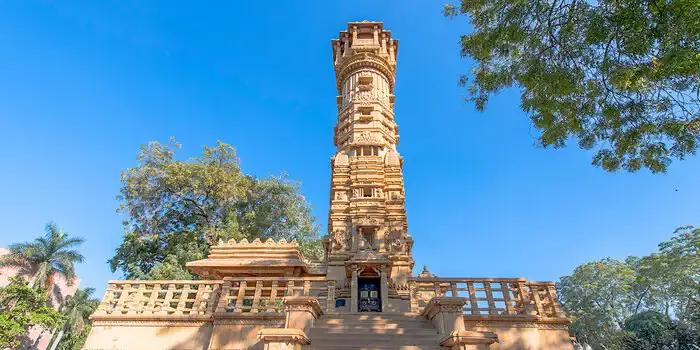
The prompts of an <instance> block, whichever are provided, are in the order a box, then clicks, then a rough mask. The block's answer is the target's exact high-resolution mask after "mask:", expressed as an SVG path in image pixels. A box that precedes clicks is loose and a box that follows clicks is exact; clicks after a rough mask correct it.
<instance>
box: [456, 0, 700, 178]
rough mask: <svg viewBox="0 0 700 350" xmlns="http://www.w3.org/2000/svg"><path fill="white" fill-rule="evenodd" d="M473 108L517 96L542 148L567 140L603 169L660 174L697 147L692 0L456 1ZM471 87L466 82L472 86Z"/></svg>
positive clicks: (699, 54)
mask: <svg viewBox="0 0 700 350" xmlns="http://www.w3.org/2000/svg"><path fill="white" fill-rule="evenodd" d="M444 12H445V15H446V16H451V17H454V16H458V15H466V16H467V17H468V18H469V19H470V21H471V24H472V26H473V30H472V31H471V33H470V34H467V35H464V36H462V38H461V43H460V47H461V53H462V56H469V57H471V58H472V59H473V60H474V61H475V67H474V68H473V69H472V73H473V74H472V75H473V78H470V77H467V76H463V77H462V78H461V79H460V83H461V84H463V85H466V84H469V88H468V97H467V99H468V100H469V101H472V102H474V103H475V105H476V108H477V109H478V110H483V109H484V108H485V106H486V104H487V102H488V99H489V97H490V96H491V95H493V94H496V93H498V92H500V91H501V90H503V89H506V88H509V87H513V86H515V87H518V88H520V89H521V92H522V93H521V107H522V108H523V110H524V111H525V112H527V113H528V114H529V115H530V118H531V120H532V123H533V125H534V126H535V127H536V128H537V129H538V130H539V131H540V132H541V135H540V137H539V139H538V140H537V143H538V144H539V145H541V146H544V147H548V146H552V147H555V148H558V147H563V146H564V145H565V143H566V141H567V140H569V139H570V138H573V139H576V140H577V141H578V144H579V146H580V147H581V148H583V149H593V148H595V149H596V151H597V153H596V154H595V156H594V158H593V164H595V165H597V166H602V167H603V168H604V169H606V170H608V171H616V170H618V169H620V168H624V169H626V170H628V171H636V170H638V169H640V168H642V167H644V168H648V169H650V170H651V171H652V172H663V171H665V170H666V169H667V167H668V165H669V163H670V162H671V160H672V159H674V158H676V159H683V158H684V157H685V156H686V155H688V154H694V153H695V152H696V150H697V148H698V144H699V141H700V6H698V1H697V0H598V1H585V0H546V1H542V0H461V1H460V2H459V4H458V5H446V6H445V9H444ZM470 79H471V81H470V82H469V80H470Z"/></svg>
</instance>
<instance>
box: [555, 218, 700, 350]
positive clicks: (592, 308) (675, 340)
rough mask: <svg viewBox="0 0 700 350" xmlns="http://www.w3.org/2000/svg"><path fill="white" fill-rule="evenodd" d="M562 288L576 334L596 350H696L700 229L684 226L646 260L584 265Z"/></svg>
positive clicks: (699, 328) (698, 341)
mask: <svg viewBox="0 0 700 350" xmlns="http://www.w3.org/2000/svg"><path fill="white" fill-rule="evenodd" d="M557 287H558V289H559V296H560V300H561V302H562V305H563V308H564V311H566V312H567V313H568V315H569V317H570V318H571V320H572V324H571V331H572V333H574V335H576V337H577V338H578V339H579V340H581V341H582V342H584V343H586V344H588V345H591V346H593V347H594V348H595V349H603V347H602V346H605V347H606V348H607V349H660V348H663V347H662V346H666V347H667V348H669V349H691V347H690V345H689V344H700V338H699V337H698V336H700V333H699V331H700V317H698V315H700V313H698V310H700V229H696V228H693V227H690V226H687V227H681V228H679V229H677V230H676V231H675V236H673V237H672V238H671V240H669V241H666V242H662V243H661V244H659V251H658V252H655V253H652V254H650V255H647V256H644V257H641V258H640V257H629V258H627V259H626V260H625V261H624V262H623V261H617V260H614V259H610V258H606V259H603V260H601V261H598V262H592V263H587V264H584V265H581V266H579V267H577V268H576V269H575V270H574V273H573V274H572V275H571V276H564V277H562V278H561V280H560V283H559V284H558V286H557ZM659 344H662V345H659Z"/></svg>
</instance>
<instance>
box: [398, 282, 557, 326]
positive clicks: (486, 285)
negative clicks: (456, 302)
mask: <svg viewBox="0 0 700 350" xmlns="http://www.w3.org/2000/svg"><path fill="white" fill-rule="evenodd" d="M409 289H410V296H411V311H413V312H420V311H421V310H422V309H423V308H424V307H425V305H427V303H428V302H429V301H430V299H432V298H433V297H445V296H447V297H464V298H466V299H467V302H466V304H465V305H464V309H463V312H464V315H465V316H480V317H484V315H488V316H515V315H531V316H539V317H540V318H557V317H565V316H564V313H563V311H562V310H561V305H560V304H559V302H558V301H557V296H556V289H555V287H554V283H553V282H528V281H526V280H525V279H522V278H414V279H411V280H409Z"/></svg>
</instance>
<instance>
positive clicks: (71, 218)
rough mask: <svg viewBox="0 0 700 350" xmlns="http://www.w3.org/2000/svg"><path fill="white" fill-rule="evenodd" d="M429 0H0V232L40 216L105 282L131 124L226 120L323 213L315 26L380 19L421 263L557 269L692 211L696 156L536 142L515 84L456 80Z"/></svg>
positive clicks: (265, 164)
mask: <svg viewBox="0 0 700 350" xmlns="http://www.w3.org/2000/svg"><path fill="white" fill-rule="evenodd" d="M442 4H443V2H442V1H395V2H388V1H381V2H379V1H351V2H349V1H339V2H332V1H304V2H302V1H287V2H276V1H273V2H269V1H267V2H262V1H256V2H254V1H250V2H248V5H246V4H244V2H242V1H241V2H238V1H221V2H213V1H212V2H187V3H185V2H177V1H160V2H158V1H111V2H107V1H99V2H95V1H55V2H48V1H36V2H35V1H29V0H27V1H6V2H2V3H1V4H0V156H1V159H2V163H0V164H1V165H0V222H1V223H2V227H1V228H0V246H7V245H8V244H10V243H12V242H18V241H25V240H31V239H33V238H34V237H36V236H38V235H40V234H42V232H43V227H44V225H45V224H46V222H48V221H50V220H53V221H55V222H56V223H57V224H58V225H59V226H60V227H61V228H63V229H65V230H66V231H68V232H70V233H71V234H73V235H77V236H82V237H85V238H86V239H87V242H86V243H85V245H84V246H83V248H82V251H83V253H84V254H85V256H86V257H87V262H86V263H85V264H81V265H80V266H79V267H78V273H79V274H80V276H81V277H82V278H83V282H82V286H92V287H95V288H96V289H97V291H98V294H101V293H102V292H103V291H104V288H105V286H106V281H107V280H108V279H110V278H115V277H119V276H118V275H114V274H112V273H111V272H110V271H109V268H108V266H107V264H106V262H105V261H106V260H107V259H108V258H109V257H111V256H112V253H113V251H114V249H115V248H116V247H117V246H118V244H119V242H120V241H121V236H122V234H123V232H122V227H121V223H120V222H121V220H122V219H121V218H120V217H119V216H118V215H117V214H116V213H115V209H116V208H117V202H116V200H115V196H116V195H117V194H118V191H119V186H120V182H119V179H120V173H121V171H122V170H124V169H126V168H127V167H131V166H134V165H135V164H136V159H135V157H136V153H137V151H138V147H139V145H141V144H144V143H147V142H148V141H151V140H158V141H163V142H165V141H167V140H168V138H169V137H170V136H175V137H176V138H177V139H178V141H179V142H180V143H182V144H183V146H184V147H183V149H182V150H181V152H180V156H181V157H182V158H183V159H184V158H186V157H190V156H194V155H197V154H198V153H199V152H200V146H201V145H203V144H210V145H211V144H214V143H215V142H216V140H222V141H225V142H228V143H231V144H233V145H234V146H235V147H236V149H237V150H238V153H239V156H240V158H241V163H242V167H243V169H244V171H245V172H246V173H250V174H255V175H259V176H266V175H268V174H279V173H280V172H281V171H286V172H288V173H289V175H290V177H291V178H293V179H296V180H299V181H301V182H302V183H303V185H302V190H303V192H304V194H305V195H306V196H307V198H308V200H309V202H310V203H312V205H313V207H314V212H315V215H316V216H318V222H319V223H321V224H325V222H326V215H327V212H328V193H329V192H328V191H329V189H328V188H329V181H330V169H329V158H330V157H331V156H332V155H333V154H334V146H333V125H334V123H335V118H336V107H335V96H336V94H337V92H336V90H335V83H334V78H335V77H334V73H333V65H332V54H331V44H330V40H331V39H332V38H335V37H337V35H338V32H339V31H340V30H343V29H345V28H346V23H347V22H348V21H361V20H365V19H367V20H375V21H384V22H385V28H388V29H390V30H392V32H393V35H394V37H396V38H398V39H399V40H400V48H399V56H398V74H397V85H396V121H397V122H398V124H399V126H400V129H399V131H400V135H401V143H400V144H399V151H400V153H401V154H402V156H403V157H404V159H405V167H404V176H405V182H406V195H407V210H408V219H409V231H410V233H411V234H412V235H413V237H414V240H415V242H416V243H415V246H414V250H413V251H414V257H415V259H416V268H415V270H414V272H416V273H417V272H419V271H420V269H421V268H422V265H423V264H426V265H428V267H429V268H430V270H431V271H432V272H434V273H436V274H438V275H440V276H442V277H458V276H461V277H525V278H528V279H533V280H558V278H559V277H560V276H563V275H567V274H569V273H571V271H572V270H573V269H574V268H575V267H576V266H577V265H579V264H582V263H585V262H589V261H593V260H597V259H601V258H603V257H605V256H612V257H615V258H624V257H626V256H628V255H643V254H648V253H650V252H652V251H654V250H655V249H656V245H657V244H658V243H659V242H661V241H663V240H666V239H668V238H669V237H670V236H671V235H672V232H673V230H674V229H675V228H676V227H678V226H681V225H689V224H695V225H700V220H698V219H699V218H698V213H699V210H698V206H699V205H698V202H699V201H698V199H699V198H700V181H698V175H697V174H698V173H700V159H699V158H698V157H691V158H688V159H687V160H685V161H684V162H676V163H674V164H673V165H672V166H671V167H670V169H669V172H668V174H665V175H651V174H650V173H648V172H647V171H641V172H639V173H635V174H628V173H617V174H609V173H606V172H604V171H603V170H601V169H598V168H594V167H593V166H591V165H590V162H591V154H590V153H589V152H585V151H581V150H579V149H578V148H577V147H576V146H575V145H572V146H571V147H569V148H566V149H563V150H549V149H547V150H544V149H540V148H536V147H534V146H533V143H534V137H536V131H535V130H533V129H532V128H531V126H530V122H529V119H528V118H527V116H526V115H525V114H524V113H523V112H522V111H521V110H520V108H519V94H518V91H516V90H511V91H506V92H504V93H503V94H501V95H499V96H498V97H496V98H494V99H493V100H492V101H491V103H490V104H489V105H488V107H487V111H486V112H485V113H477V112H476V111H475V110H474V108H473V106H471V105H468V104H465V103H464V102H463V100H462V95H463V93H464V91H463V89H462V88H460V87H458V85H457V81H458V76H459V74H461V73H464V72H468V70H469V68H470V61H468V60H465V59H461V58H460V57H459V49H458V40H459V35H460V33H463V32H465V31H467V30H469V27H468V24H467V22H466V21H465V20H460V21H450V20H448V19H446V18H444V17H442V15H441V13H440V12H441V8H442Z"/></svg>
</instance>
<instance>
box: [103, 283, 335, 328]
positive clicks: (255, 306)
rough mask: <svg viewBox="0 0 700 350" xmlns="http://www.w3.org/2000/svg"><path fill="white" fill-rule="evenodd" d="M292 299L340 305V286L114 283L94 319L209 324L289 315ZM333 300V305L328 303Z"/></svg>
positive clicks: (319, 284) (106, 293)
mask: <svg viewBox="0 0 700 350" xmlns="http://www.w3.org/2000/svg"><path fill="white" fill-rule="evenodd" d="M287 296H313V297H316V298H317V299H318V301H319V304H321V306H322V307H323V309H324V310H325V309H326V305H331V307H334V306H335V281H328V280H326V279H325V278H323V277H226V278H224V279H223V280H216V281H210V280H203V281H198V280H184V281H177V280H171V281H148V280H127V281H109V282H108V286H107V291H106V292H105V295H104V298H103V299H102V301H101V302H100V305H99V306H98V308H97V310H96V312H95V313H94V315H93V318H94V319H115V318H121V319H127V318H135V319H163V318H165V319H168V318H172V319H177V318H184V319H210V318H211V317H213V316H215V315H216V314H219V313H226V314H231V313H234V314H235V313H241V314H243V313H277V314H280V315H281V314H283V313H284V305H283V303H282V301H283V300H284V298H285V297H287ZM327 300H331V302H330V303H329V302H327Z"/></svg>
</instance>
